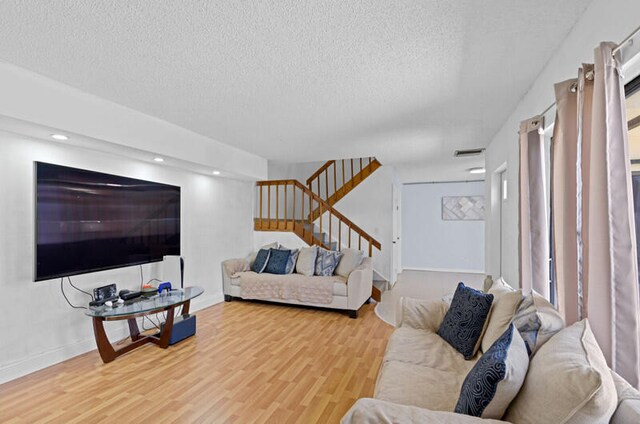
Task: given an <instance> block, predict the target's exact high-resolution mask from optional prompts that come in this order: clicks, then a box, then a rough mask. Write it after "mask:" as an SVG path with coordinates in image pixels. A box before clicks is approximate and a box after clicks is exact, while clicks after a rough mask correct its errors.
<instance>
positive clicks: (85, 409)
mask: <svg viewBox="0 0 640 424" xmlns="http://www.w3.org/2000/svg"><path fill="white" fill-rule="evenodd" d="M196 314H197V320H198V329H197V334H196V337H193V338H191V339H189V340H187V341H184V342H182V343H180V344H177V345H175V346H170V347H169V349H167V350H163V349H159V348H158V347H157V346H154V345H147V346H145V347H142V348H140V349H138V350H135V351H133V352H131V353H129V354H127V355H124V356H122V357H120V358H118V359H116V360H115V361H114V362H112V363H110V364H103V363H102V361H101V360H100V357H99V355H98V353H97V351H92V352H89V353H86V354H84V355H81V356H79V357H76V358H73V359H70V360H68V361H66V362H63V363H61V364H58V365H55V366H52V367H49V368H47V369H44V370H41V371H38V372H36V373H33V374H30V375H28V376H26V377H23V378H20V379H18V380H14V381H12V382H9V383H6V384H4V385H0V422H3V423H40V422H47V423H49V422H53V423H88V422H90V423H96V422H111V423H113V422H116V423H144V422H153V423H223V422H237V423H260V422H273V423H316V422H319V423H337V422H339V420H340V418H341V417H342V415H343V414H344V413H345V412H346V411H347V410H348V409H349V408H350V407H351V405H352V404H353V402H354V401H355V400H356V399H358V398H360V397H367V396H372V395H373V389H374V385H375V381H376V376H377V373H378V368H379V366H380V362H381V360H382V355H383V353H384V350H385V348H386V345H387V340H388V338H389V336H390V334H391V332H392V330H393V328H392V327H391V326H389V325H387V324H385V323H384V322H382V321H381V320H380V319H378V318H377V317H376V316H375V314H374V311H373V305H364V307H363V308H362V309H361V310H360V316H359V317H358V319H356V320H354V319H350V318H349V317H347V316H346V315H345V314H341V313H338V312H329V311H322V310H315V309H303V308H295V307H289V306H281V305H271V304H262V303H253V302H242V301H234V302H231V303H223V304H219V305H215V306H212V307H210V308H207V309H205V310H202V311H198V312H197V313H196Z"/></svg>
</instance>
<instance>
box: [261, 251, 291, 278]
mask: <svg viewBox="0 0 640 424" xmlns="http://www.w3.org/2000/svg"><path fill="white" fill-rule="evenodd" d="M269 250H270V251H269V261H268V262H267V266H266V268H265V269H264V271H263V272H268V273H269V274H286V272H287V261H288V260H289V255H290V254H291V250H280V249H269Z"/></svg>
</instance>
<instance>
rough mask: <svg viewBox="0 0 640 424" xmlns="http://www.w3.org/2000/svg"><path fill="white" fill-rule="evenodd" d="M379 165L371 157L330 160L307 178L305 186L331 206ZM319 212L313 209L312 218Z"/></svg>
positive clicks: (316, 217) (315, 217) (379, 165)
mask: <svg viewBox="0 0 640 424" xmlns="http://www.w3.org/2000/svg"><path fill="white" fill-rule="evenodd" d="M381 166H382V165H381V164H380V162H378V160H377V159H376V158H372V157H367V158H357V159H342V160H330V161H328V162H327V163H325V164H324V165H322V166H321V167H320V168H319V169H318V170H317V171H316V172H315V173H314V174H313V175H312V176H310V177H309V178H308V179H307V186H308V187H309V189H310V190H311V191H312V192H314V193H315V194H317V195H318V196H320V197H321V198H322V199H324V200H325V201H326V202H327V203H328V204H329V205H331V206H333V205H335V204H336V203H338V201H340V199H342V198H343V197H345V196H346V195H347V194H349V192H350V191H351V190H353V189H354V188H356V187H357V186H358V184H360V183H361V182H363V181H364V180H365V179H366V178H367V177H368V176H369V175H371V174H373V173H374V172H375V170H376V169H378V168H380V167H381ZM323 183H324V184H323ZM319 213H320V211H319V210H318V209H316V210H313V211H312V212H311V218H312V220H316V219H318V214H319Z"/></svg>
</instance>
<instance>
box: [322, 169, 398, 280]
mask: <svg viewBox="0 0 640 424" xmlns="http://www.w3.org/2000/svg"><path fill="white" fill-rule="evenodd" d="M394 184H397V178H396V175H395V170H394V168H393V167H390V166H381V167H380V168H378V169H377V170H376V171H375V172H374V173H373V174H371V175H370V176H369V177H367V179H365V180H364V181H363V182H362V183H360V184H359V185H358V186H357V187H356V188H354V189H353V190H352V191H350V192H349V194H347V195H346V196H345V197H343V198H342V199H340V201H339V202H338V203H336V204H335V205H334V207H335V208H336V209H337V210H338V211H339V212H340V213H342V214H343V215H344V216H345V217H347V218H349V219H350V220H351V221H352V222H353V223H354V224H356V225H357V226H358V227H360V228H362V229H363V230H364V231H366V232H367V233H368V234H370V235H371V236H372V237H373V238H375V239H376V240H378V241H379V242H380V244H381V245H382V249H381V250H377V249H375V248H374V249H373V268H374V270H375V271H376V272H377V273H378V274H379V275H380V276H381V277H382V278H384V279H385V280H387V281H393V278H392V248H391V246H392V241H393V185H394ZM323 219H324V220H325V222H328V220H327V217H326V215H325V217H324V218H323ZM334 234H335V232H334ZM353 240H355V237H354V239H353ZM353 243H354V242H353V241H352V245H351V247H357V245H356V246H354V245H353ZM362 249H363V250H364V251H365V253H366V252H367V249H368V245H367V244H366V243H365V242H364V241H363V242H362Z"/></svg>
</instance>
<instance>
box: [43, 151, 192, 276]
mask: <svg viewBox="0 0 640 424" xmlns="http://www.w3.org/2000/svg"><path fill="white" fill-rule="evenodd" d="M35 168H36V170H35V173H36V257H35V261H36V266H35V268H36V270H35V280H36V281H41V280H48V279H52V278H60V277H66V276H71V275H77V274H83V273H88V272H94V271H100V270H105V269H112V268H119V267H124V266H130V265H138V264H144V263H149V262H155V261H160V260H162V258H163V256H165V255H180V187H176V186H172V185H167V184H159V183H155V182H151V181H144V180H137V179H134V178H128V177H121V176H117V175H110V174H103V173H100V172H93V171H88V170H84V169H77V168H69V167H66V166H60V165H52V164H49V163H43V162H36V164H35Z"/></svg>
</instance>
